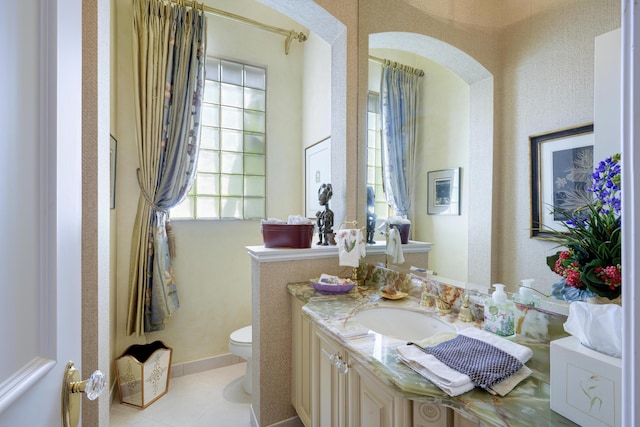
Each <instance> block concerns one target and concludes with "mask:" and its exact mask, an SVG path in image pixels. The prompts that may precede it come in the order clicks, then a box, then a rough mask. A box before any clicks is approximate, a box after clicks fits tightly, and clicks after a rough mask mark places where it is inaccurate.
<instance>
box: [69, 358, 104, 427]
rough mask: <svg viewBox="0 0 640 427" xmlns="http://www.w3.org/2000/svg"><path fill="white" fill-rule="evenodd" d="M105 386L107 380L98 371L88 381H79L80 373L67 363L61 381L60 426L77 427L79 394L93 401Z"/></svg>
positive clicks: (71, 363)
mask: <svg viewBox="0 0 640 427" xmlns="http://www.w3.org/2000/svg"><path fill="white" fill-rule="evenodd" d="M106 386H107V380H106V378H105V377H104V374H103V373H102V372H100V371H95V372H94V373H93V374H91V376H90V377H89V379H88V380H85V381H80V373H79V372H78V369H76V367H75V365H74V363H73V362H69V363H67V367H66V369H65V371H64V379H63V380H62V426H63V427H77V425H78V419H79V418H80V393H84V394H86V395H87V399H89V400H95V399H97V398H98V396H100V394H101V393H102V392H103V391H104V389H105V388H106Z"/></svg>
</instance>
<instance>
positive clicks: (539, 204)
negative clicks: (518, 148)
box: [529, 123, 594, 239]
mask: <svg viewBox="0 0 640 427" xmlns="http://www.w3.org/2000/svg"><path fill="white" fill-rule="evenodd" d="M529 141H530V144H531V234H530V235H531V237H533V238H538V239H545V238H548V237H549V236H550V233H549V232H550V231H551V230H556V231H561V230H563V226H562V221H564V220H566V219H568V218H564V217H563V215H562V213H561V212H559V211H566V212H571V211H574V210H575V209H577V208H580V207H582V206H584V205H585V204H586V203H587V201H588V200H589V199H590V196H589V193H588V192H587V189H588V188H589V187H590V185H591V174H592V173H593V166H594V165H593V141H594V140H593V123H591V124H586V125H581V126H577V127H573V128H567V129H561V130H557V131H553V132H548V133H544V134H539V135H533V136H530V137H529Z"/></svg>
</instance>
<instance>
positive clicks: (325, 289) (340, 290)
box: [309, 279, 355, 295]
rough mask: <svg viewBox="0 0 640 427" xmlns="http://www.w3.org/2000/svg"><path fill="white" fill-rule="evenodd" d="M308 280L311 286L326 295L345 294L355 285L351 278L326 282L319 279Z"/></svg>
mask: <svg viewBox="0 0 640 427" xmlns="http://www.w3.org/2000/svg"><path fill="white" fill-rule="evenodd" d="M309 282H311V286H313V287H314V289H315V290H316V291H318V292H320V293H321V294H328V295H339V294H346V293H347V292H349V291H350V290H351V289H353V287H354V286H355V283H354V282H352V281H351V280H348V281H347V282H344V283H326V282H321V281H320V279H311V280H309Z"/></svg>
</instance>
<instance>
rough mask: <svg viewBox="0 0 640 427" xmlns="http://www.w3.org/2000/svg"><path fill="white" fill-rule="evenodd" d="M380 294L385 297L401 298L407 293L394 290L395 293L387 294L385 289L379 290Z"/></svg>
mask: <svg viewBox="0 0 640 427" xmlns="http://www.w3.org/2000/svg"><path fill="white" fill-rule="evenodd" d="M380 295H381V296H382V298H385V299H402V298H404V297H406V296H407V295H408V294H407V293H405V292H396V293H395V294H388V293H386V292H385V291H380Z"/></svg>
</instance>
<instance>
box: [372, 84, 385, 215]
mask: <svg viewBox="0 0 640 427" xmlns="http://www.w3.org/2000/svg"><path fill="white" fill-rule="evenodd" d="M367 187H370V188H372V189H373V193H374V195H375V201H374V202H373V209H371V207H370V206H369V201H367V210H368V211H370V210H373V213H374V214H375V215H376V217H377V220H378V221H380V220H385V219H387V217H388V216H389V206H388V204H387V201H386V199H385V197H384V188H383V185H382V144H381V134H380V94H379V93H376V92H369V93H368V95H367Z"/></svg>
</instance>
